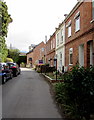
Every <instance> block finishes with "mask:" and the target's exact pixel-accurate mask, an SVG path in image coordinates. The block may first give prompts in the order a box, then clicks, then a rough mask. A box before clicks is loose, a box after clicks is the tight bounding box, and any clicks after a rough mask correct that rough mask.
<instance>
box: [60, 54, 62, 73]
mask: <svg viewBox="0 0 94 120" xmlns="http://www.w3.org/2000/svg"><path fill="white" fill-rule="evenodd" d="M61 70H62V53H60V71H61Z"/></svg>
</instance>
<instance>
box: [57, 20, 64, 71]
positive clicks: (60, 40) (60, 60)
mask: <svg viewBox="0 0 94 120" xmlns="http://www.w3.org/2000/svg"><path fill="white" fill-rule="evenodd" d="M56 57H57V70H59V72H62V71H64V67H65V22H64V21H63V22H62V23H61V24H59V26H58V28H56Z"/></svg>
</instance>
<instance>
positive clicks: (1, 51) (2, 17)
mask: <svg viewBox="0 0 94 120" xmlns="http://www.w3.org/2000/svg"><path fill="white" fill-rule="evenodd" d="M11 22H12V18H11V16H10V15H9V14H8V7H7V5H6V3H5V2H2V1H0V61H5V59H6V57H7V54H8V50H7V47H6V43H5V42H6V40H5V37H7V32H8V25H9V23H11Z"/></svg>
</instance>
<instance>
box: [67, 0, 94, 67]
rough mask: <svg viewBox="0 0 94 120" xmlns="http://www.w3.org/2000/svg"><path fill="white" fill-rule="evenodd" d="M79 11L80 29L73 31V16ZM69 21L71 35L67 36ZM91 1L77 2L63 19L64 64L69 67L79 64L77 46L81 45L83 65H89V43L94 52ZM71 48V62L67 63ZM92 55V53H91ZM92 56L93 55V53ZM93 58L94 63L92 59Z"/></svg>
mask: <svg viewBox="0 0 94 120" xmlns="http://www.w3.org/2000/svg"><path fill="white" fill-rule="evenodd" d="M77 13H79V16H80V30H79V31H77V32H75V16H76V14H77ZM69 21H71V36H70V37H68V27H67V26H68V23H69ZM91 21H92V2H82V3H77V4H76V6H75V7H74V8H73V10H72V11H71V12H70V14H69V15H68V16H67V18H66V19H65V24H66V29H65V33H66V34H65V40H66V43H65V46H66V47H65V65H66V66H67V67H68V66H69V67H71V66H73V65H76V64H79V59H80V57H79V56H80V55H79V54H80V53H79V46H80V45H83V49H84V51H83V53H84V55H83V56H84V66H85V67H87V66H89V65H90V43H92V47H93V48H92V49H93V53H92V54H94V22H92V23H91ZM70 48H73V56H72V57H73V58H72V59H73V64H69V49H70ZM91 56H92V55H91ZM93 56H94V55H93ZM91 59H92V60H93V64H94V59H93V58H91Z"/></svg>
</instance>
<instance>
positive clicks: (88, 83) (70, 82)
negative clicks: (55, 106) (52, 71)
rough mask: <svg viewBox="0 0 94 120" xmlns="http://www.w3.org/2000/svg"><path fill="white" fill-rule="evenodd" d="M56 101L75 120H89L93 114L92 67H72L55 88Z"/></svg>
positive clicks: (93, 70)
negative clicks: (62, 81) (62, 105)
mask: <svg viewBox="0 0 94 120" xmlns="http://www.w3.org/2000/svg"><path fill="white" fill-rule="evenodd" d="M55 90H56V99H57V101H58V102H59V103H61V104H64V106H65V110H66V112H67V114H69V115H71V116H72V117H73V118H74V119H75V120H82V119H83V118H84V119H85V120H90V115H91V114H93V113H94V67H93V66H92V67H90V68H84V67H81V68H79V67H77V66H76V67H73V69H72V70H71V71H70V72H68V73H66V74H64V83H58V84H56V86H55Z"/></svg>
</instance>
